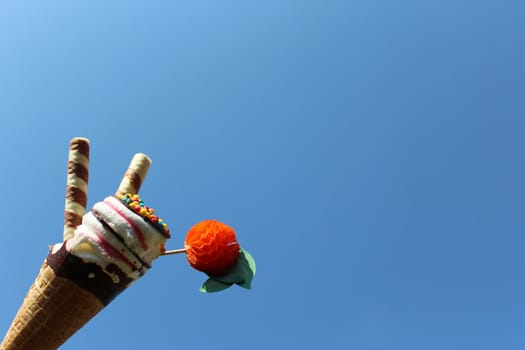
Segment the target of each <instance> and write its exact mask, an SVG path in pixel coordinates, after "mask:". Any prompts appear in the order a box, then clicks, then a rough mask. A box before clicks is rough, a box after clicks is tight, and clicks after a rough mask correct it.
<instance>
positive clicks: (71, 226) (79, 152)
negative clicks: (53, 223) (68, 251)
mask: <svg viewBox="0 0 525 350" xmlns="http://www.w3.org/2000/svg"><path fill="white" fill-rule="evenodd" d="M88 179H89V140H88V139H86V138H83V137H75V138H74V139H72V140H71V141H70V142H69V155H68V166H67V183H66V202H65V209H64V241H65V240H67V239H70V238H71V237H73V233H74V231H75V228H76V227H77V226H78V225H80V223H81V222H82V216H84V214H85V213H86V204H87V190H88Z"/></svg>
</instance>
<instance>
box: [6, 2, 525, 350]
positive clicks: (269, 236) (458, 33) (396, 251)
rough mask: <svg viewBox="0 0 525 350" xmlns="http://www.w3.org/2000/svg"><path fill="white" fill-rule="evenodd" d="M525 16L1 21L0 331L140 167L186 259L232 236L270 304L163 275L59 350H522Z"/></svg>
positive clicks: (276, 5) (182, 11)
mask: <svg viewBox="0 0 525 350" xmlns="http://www.w3.org/2000/svg"><path fill="white" fill-rule="evenodd" d="M524 11H525V5H524V3H523V2H522V1H458V0H455V1H448V0H440V1H380V0H378V1H369V0H368V1H364V0H363V1H350V0H344V1H336V0H334V1H329V0H324V1H317V0H304V1H300V0H297V1H288V0H279V1H273V0H270V1H153V2H139V1H113V2H111V4H108V2H106V1H104V2H102V1H89V2H85V1H82V2H81V1H53V2H51V3H46V4H43V3H41V2H36V1H33V2H32V1H3V2H2V3H1V4H0V118H1V121H2V123H1V127H0V159H1V162H2V174H1V176H0V179H1V182H2V185H3V186H2V201H3V203H4V210H2V211H1V212H0V219H1V221H2V222H3V224H4V227H3V242H2V243H3V246H4V249H3V254H2V256H1V257H0V258H1V262H0V274H1V275H2V276H3V282H2V286H3V287H2V288H1V290H0V310H2V311H1V313H0V332H1V333H2V334H3V333H4V332H5V330H6V329H7V327H8V326H9V324H10V322H11V319H12V317H13V315H14V314H15V312H16V310H17V309H18V307H19V305H20V303H21V301H22V299H23V297H24V295H25V293H26V291H27V289H28V287H29V286H30V284H31V283H32V281H33V279H34V277H35V275H36V273H37V271H38V269H39V266H40V264H41V262H42V261H43V259H44V257H45V256H46V254H47V246H48V244H52V243H55V242H57V241H59V240H60V239H61V232H62V220H63V216H62V212H63V198H64V188H65V180H66V158H67V145H68V141H69V139H70V138H72V137H74V136H85V137H88V138H90V140H91V143H92V148H91V169H90V170H91V173H90V174H91V178H90V188H89V205H92V204H93V203H94V202H95V201H97V200H100V199H102V198H104V196H106V195H108V194H111V193H113V192H114V191H115V189H116V186H117V185H118V182H119V181H120V178H121V176H122V173H123V172H124V170H125V169H126V166H127V164H128V162H129V160H130V159H131V157H132V155H133V154H134V153H136V152H145V153H147V154H148V155H149V156H150V157H151V158H152V159H153V165H152V167H151V170H150V173H149V175H148V178H147V180H146V182H145V184H144V186H143V189H142V191H141V193H142V196H143V198H144V200H146V201H147V202H148V203H150V204H151V205H152V206H154V207H155V208H156V209H157V212H158V213H159V214H160V215H161V216H162V217H164V218H165V220H166V221H167V222H168V224H169V225H170V227H171V229H172V233H173V238H172V240H171V241H170V242H169V243H168V248H179V247H181V246H182V242H183V240H184V236H185V232H186V230H187V229H188V228H189V227H190V226H191V225H192V224H194V223H196V222H197V221H199V220H202V219H208V218H216V219H219V220H222V221H224V222H226V223H228V224H230V225H232V226H233V227H234V228H235V229H236V231H237V234H238V237H239V240H240V242H241V245H242V246H243V247H245V248H246V249H247V250H248V251H250V252H251V253H252V254H253V255H254V257H255V258H256V260H257V264H258V273H257V276H256V277H255V280H254V283H253V290H251V291H246V290H243V289H240V288H232V289H229V290H227V291H225V292H222V293H218V294H214V295H205V294H202V293H199V292H198V287H199V286H200V283H201V282H202V281H203V280H204V278H205V276H204V275H202V274H200V273H198V272H196V271H194V270H192V269H191V268H190V267H189V266H188V265H187V264H186V262H185V260H184V257H182V256H170V257H163V258H161V259H159V260H157V261H156V262H155V264H154V268H153V269H152V270H151V271H150V272H149V273H148V274H147V275H146V276H145V277H144V278H143V279H141V280H140V281H138V282H137V283H136V284H135V285H133V286H132V287H131V288H130V289H129V290H127V291H125V292H124V293H123V294H122V295H121V296H120V297H118V299H116V300H115V301H114V302H113V303H112V304H110V305H109V306H108V307H107V308H106V309H105V310H104V311H103V312H102V313H101V314H99V315H98V316H97V317H96V318H95V319H93V320H92V321H91V322H90V323H89V325H88V326H86V327H85V328H83V329H82V330H81V331H80V332H79V333H77V334H76V335H75V336H74V337H73V338H72V339H71V340H70V341H69V342H68V343H66V345H64V346H63V349H65V350H67V349H75V350H86V349H94V348H97V349H109V348H110V344H112V345H116V346H117V347H118V348H119V349H143V348H163V349H164V348H173V349H177V348H180V349H187V350H190V349H207V348H212V347H215V348H218V349H226V348H228V349H232V350H234V349H242V348H245V347H248V346H249V347H250V348H251V349H257V350H259V349H261V350H262V349H328V348H333V349H363V350H368V349H370V350H376V349H377V350H383V349H400V350H411V349H414V350H421V349H425V350H429V349H430V350H432V349H436V350H437V349H439V350H441V349H448V350H453V349H461V350H464V349H477V350H480V349H505V350H512V349H520V350H521V349H523V348H525V334H524V333H523V329H524V327H525V299H524V295H525V262H524V255H523V251H524V250H525V236H524V229H525V224H524V221H523V218H524V214H523V213H524V204H523V203H524V200H523V198H524V197H525V185H524V183H525V166H524V164H525V156H524V148H525V137H524V134H525V106H524V104H525V92H524V91H525V64H524V62H525V39H524V38H525V29H524V26H523V13H524Z"/></svg>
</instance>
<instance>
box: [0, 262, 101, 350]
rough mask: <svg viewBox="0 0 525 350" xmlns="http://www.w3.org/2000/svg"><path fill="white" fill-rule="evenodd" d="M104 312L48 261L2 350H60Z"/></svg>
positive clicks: (5, 339) (94, 297) (84, 291)
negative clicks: (60, 347)
mask: <svg viewBox="0 0 525 350" xmlns="http://www.w3.org/2000/svg"><path fill="white" fill-rule="evenodd" d="M103 308H104V304H103V303H102V302H101V301H100V300H99V299H98V298H97V297H96V296H95V295H94V294H93V293H91V292H90V291H88V290H86V289H84V288H81V287H80V286H79V285H78V284H76V283H75V282H73V281H71V280H70V279H67V278H64V277H61V276H58V275H56V274H55V271H54V270H53V269H52V268H51V267H50V266H49V265H48V264H47V261H46V262H44V264H43V265H42V267H41V269H40V273H39V274H38V276H37V278H36V280H35V282H34V283H33V285H32V286H31V288H30V289H29V292H28V293H27V295H26V297H25V299H24V302H23V304H22V306H21V307H20V309H19V310H18V313H17V314H16V316H15V319H14V320H13V322H12V324H11V326H10V327H9V330H8V331H7V334H6V335H5V338H4V340H3V342H2V344H0V350H52V349H57V348H58V347H59V346H60V345H62V344H63V343H64V342H65V341H66V340H67V339H68V338H69V337H71V336H72V335H73V334H74V333H75V332H76V331H77V330H79V329H80V328H82V326H84V325H85V324H86V323H87V322H88V321H89V320H90V319H91V318H93V317H94V316H95V315H96V314H97V313H98V312H99V311H100V310H102V309H103Z"/></svg>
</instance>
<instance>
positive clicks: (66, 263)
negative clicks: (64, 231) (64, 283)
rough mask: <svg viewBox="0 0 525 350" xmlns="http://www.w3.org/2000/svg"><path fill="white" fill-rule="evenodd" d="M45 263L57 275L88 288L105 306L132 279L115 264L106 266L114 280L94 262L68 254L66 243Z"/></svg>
mask: <svg viewBox="0 0 525 350" xmlns="http://www.w3.org/2000/svg"><path fill="white" fill-rule="evenodd" d="M46 260H47V264H48V265H49V266H50V267H51V268H52V269H53V271H55V274H57V275H58V276H61V277H64V278H67V279H69V280H71V281H73V282H75V283H76V284H77V285H79V286H80V287H81V288H84V289H86V290H89V291H90V292H91V293H93V294H94V295H95V296H96V297H97V298H98V299H99V300H100V301H101V302H102V304H104V306H106V305H107V304H109V303H110V302H111V301H112V300H113V299H114V298H115V297H116V296H117V295H119V294H120V293H121V292H122V291H123V290H124V289H126V287H127V286H128V285H129V284H130V283H131V282H132V281H133V280H132V279H131V278H129V277H127V276H126V274H125V273H124V272H123V271H122V270H121V269H120V268H119V267H118V266H116V265H115V264H110V265H109V266H108V267H107V270H108V271H111V272H112V273H115V275H116V276H118V281H114V280H113V279H112V278H111V277H110V276H109V275H108V274H107V273H106V272H104V270H103V269H102V268H101V267H100V266H98V265H97V264H95V263H88V262H84V261H83V260H82V259H80V258H78V257H76V256H74V255H72V254H70V253H69V252H68V251H67V250H66V244H65V243H64V244H62V247H60V249H59V250H58V251H57V252H56V253H55V254H53V253H52V252H50V253H49V255H48V256H47V259H46Z"/></svg>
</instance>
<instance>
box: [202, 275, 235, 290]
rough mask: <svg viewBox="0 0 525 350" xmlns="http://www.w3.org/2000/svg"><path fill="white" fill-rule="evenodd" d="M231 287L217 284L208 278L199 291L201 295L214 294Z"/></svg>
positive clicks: (225, 284)
mask: <svg viewBox="0 0 525 350" xmlns="http://www.w3.org/2000/svg"><path fill="white" fill-rule="evenodd" d="M231 286H232V285H231V284H227V283H222V282H219V281H217V280H215V279H213V278H208V279H207V280H206V282H204V284H203V285H202V286H201V288H200V289H199V290H200V291H201V292H203V293H215V292H220V291H221V290H225V289H228V288H230V287H231Z"/></svg>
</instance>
